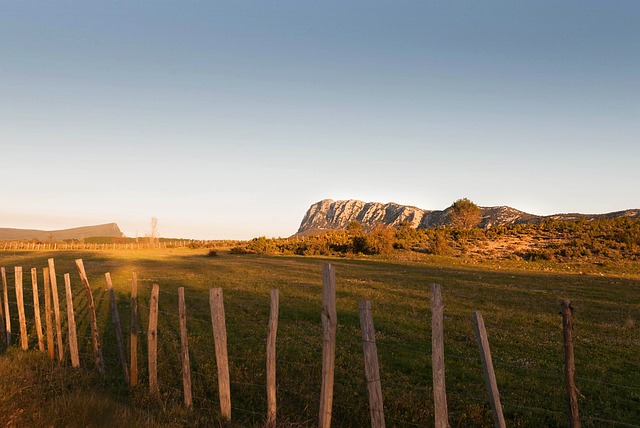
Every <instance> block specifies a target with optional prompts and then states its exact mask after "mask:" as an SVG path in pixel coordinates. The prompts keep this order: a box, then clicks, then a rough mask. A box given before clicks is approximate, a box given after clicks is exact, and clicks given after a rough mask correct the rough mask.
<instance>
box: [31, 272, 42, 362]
mask: <svg viewBox="0 0 640 428" xmlns="http://www.w3.org/2000/svg"><path fill="white" fill-rule="evenodd" d="M31 285H32V287H33V315H34V318H35V322H36V334H37V335H38V349H39V350H40V352H44V337H43V336H42V320H41V319H40V297H39V296H38V269H36V268H31Z"/></svg>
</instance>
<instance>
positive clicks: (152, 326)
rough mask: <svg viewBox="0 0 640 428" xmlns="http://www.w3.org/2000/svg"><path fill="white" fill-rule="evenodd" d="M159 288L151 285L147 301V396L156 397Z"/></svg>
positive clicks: (157, 390) (157, 391)
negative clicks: (149, 296)
mask: <svg viewBox="0 0 640 428" xmlns="http://www.w3.org/2000/svg"><path fill="white" fill-rule="evenodd" d="M159 294H160V286H159V285H158V284H153V288H152V289H151V298H150V299H149V329H148V331H147V342H148V346H147V349H148V356H149V395H151V396H152V397H158V394H159V389H158V297H159Z"/></svg>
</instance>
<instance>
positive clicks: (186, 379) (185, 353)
mask: <svg viewBox="0 0 640 428" xmlns="http://www.w3.org/2000/svg"><path fill="white" fill-rule="evenodd" d="M178 315H179V316H180V348H181V354H180V356H181V360H182V386H183V389H184V405H185V406H187V407H188V408H191V407H192V405H193V402H192V400H191V365H190V364H189V339H188V336H187V307H186V304H185V301H184V287H180V288H178Z"/></svg>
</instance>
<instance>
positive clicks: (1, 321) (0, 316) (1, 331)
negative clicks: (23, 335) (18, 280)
mask: <svg viewBox="0 0 640 428" xmlns="http://www.w3.org/2000/svg"><path fill="white" fill-rule="evenodd" d="M6 245H7V244H6V243H5V246H6ZM2 269H3V270H2V273H3V275H4V268H2ZM0 296H1V294H0ZM2 300H3V299H0V338H1V340H2V341H3V342H5V345H6V340H7V330H6V328H7V324H6V321H5V318H4V303H3V302H2Z"/></svg>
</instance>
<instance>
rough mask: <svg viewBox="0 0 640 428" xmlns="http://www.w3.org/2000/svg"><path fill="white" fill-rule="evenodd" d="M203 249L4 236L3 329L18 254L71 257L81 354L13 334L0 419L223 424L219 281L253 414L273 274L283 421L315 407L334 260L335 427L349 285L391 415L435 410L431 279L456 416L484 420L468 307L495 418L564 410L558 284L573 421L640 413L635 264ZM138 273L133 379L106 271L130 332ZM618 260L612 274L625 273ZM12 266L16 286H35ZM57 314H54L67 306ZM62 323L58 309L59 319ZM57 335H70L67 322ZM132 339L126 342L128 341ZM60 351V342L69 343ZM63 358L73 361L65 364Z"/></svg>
mask: <svg viewBox="0 0 640 428" xmlns="http://www.w3.org/2000/svg"><path fill="white" fill-rule="evenodd" d="M204 251H205V250H200V251H197V250H185V249H175V250H155V251H130V252H87V253H78V252H55V253H54V252H52V253H42V252H38V253H34V252H15V253H14V252H11V253H8V252H7V253H0V265H1V266H5V267H6V268H7V273H8V277H9V285H10V287H9V291H10V293H9V295H10V306H11V315H12V319H13V321H12V322H13V331H14V343H16V342H15V339H16V337H15V336H17V334H16V333H15V332H16V331H19V329H18V322H17V316H16V310H15V293H14V292H13V283H12V281H13V267H14V266H23V268H24V269H25V271H27V272H28V269H29V268H31V267H38V269H39V271H38V272H39V280H40V301H41V305H43V302H44V298H43V296H42V286H41V285H42V280H41V270H40V268H42V267H44V266H46V260H47V258H48V257H54V258H55V260H56V271H57V273H58V276H59V279H58V284H59V293H60V298H61V305H62V307H64V306H65V305H64V291H63V287H61V286H60V285H61V284H64V283H63V281H62V275H63V274H64V273H66V272H69V273H71V277H72V288H73V290H74V304H75V313H76V321H77V323H78V335H79V347H80V352H81V356H80V358H81V366H82V369H81V370H73V369H71V368H70V367H66V366H65V367H59V366H58V364H57V363H52V362H50V361H49V360H48V359H47V357H46V355H42V354H40V353H39V352H37V351H28V352H23V351H21V350H19V349H17V346H16V345H13V346H12V347H11V348H10V349H9V350H8V351H7V352H6V353H5V354H4V355H2V356H1V357H0V378H1V379H2V382H0V384H1V385H2V386H1V388H2V392H1V398H0V399H1V400H2V405H3V408H4V409H8V410H7V411H6V412H2V413H1V415H0V423H4V425H8V424H14V425H16V426H23V425H36V426H41V425H53V426H121V425H128V426H186V425H191V426H218V425H225V424H224V423H223V422H222V421H221V420H220V414H219V405H218V391H217V372H216V366H215V356H214V351H213V348H214V347H213V337H212V333H211V321H210V313H209V306H208V289H209V288H212V287H222V288H223V291H224V299H225V300H224V304H225V312H226V318H227V322H226V324H227V330H228V340H229V344H228V346H229V361H230V375H231V398H232V419H233V423H232V424H231V426H261V425H262V424H263V423H264V421H265V419H266V396H265V348H266V338H267V320H268V316H269V290H270V289H271V288H279V289H280V320H279V331H278V339H277V346H278V349H277V353H278V362H277V379H278V423H279V425H281V426H286V427H295V426H314V425H315V424H316V423H317V413H318V401H319V394H320V379H321V373H320V372H321V355H322V343H321V339H322V328H321V324H320V312H321V266H322V263H325V262H327V261H329V262H331V263H332V264H334V266H335V267H336V279H337V290H338V291H337V310H338V332H337V353H336V385H335V397H334V411H333V422H334V423H333V426H337V427H359V426H366V425H368V424H369V415H368V398H367V392H366V384H365V380H364V363H363V357H362V343H361V337H360V325H359V319H358V300H360V299H370V300H371V301H372V306H373V316H374V324H375V328H376V341H377V346H378V354H379V360H380V369H381V378H382V393H383V397H384V408H385V416H386V420H387V425H388V426H408V427H410V426H432V425H433V404H432V403H433V394H432V389H431V365H430V359H431V354H430V353H431V337H430V336H431V334H430V317H431V313H430V309H429V289H430V284H431V283H434V282H435V283H439V284H441V285H442V288H443V300H444V303H445V320H444V328H445V364H446V380H447V393H448V403H449V411H450V422H451V425H452V426H491V425H492V419H491V411H490V408H489V405H488V400H487V396H486V392H485V387H484V379H483V375H482V368H481V364H480V358H479V355H478V349H477V345H476V342H475V337H474V333H473V326H472V324H471V312H472V311H474V310H480V311H481V312H482V314H483V316H484V319H485V323H486V325H487V330H488V335H489V340H490V344H491V350H492V353H493V360H494V364H495V367H496V375H497V380H498V386H499V388H500V392H501V396H502V400H503V405H504V413H505V418H506V420H507V424H508V425H509V426H531V427H539V426H566V425H567V419H566V404H565V395H564V384H563V377H562V364H563V345H562V330H561V317H560V315H559V311H560V305H559V301H560V299H561V298H565V297H566V298H570V299H571V300H572V302H573V304H574V307H575V308H576V315H575V316H576V319H575V324H576V332H575V340H576V343H575V346H576V351H575V353H576V365H577V367H576V376H577V383H578V388H579V389H580V392H581V394H582V396H581V397H580V413H581V415H582V422H583V426H586V427H589V426H594V427H595V426H603V425H605V426H606V425H610V426H616V424H622V426H624V424H627V425H630V426H635V425H640V387H639V386H638V385H640V371H639V370H638V363H637V362H638V353H639V352H640V347H639V345H640V329H639V328H638V323H639V322H640V304H639V300H640V299H639V293H638V287H639V285H640V281H639V280H638V277H637V275H635V274H630V273H629V272H613V273H612V272H610V271H601V272H598V271H597V269H592V270H591V271H590V272H592V274H589V275H585V274H576V273H575V272H574V273H563V272H562V271H563V270H564V266H562V265H549V264H545V269H546V270H547V271H538V270H531V269H528V270H527V269H523V267H527V266H529V267H531V266H533V267H539V265H535V264H534V265H532V264H525V263H521V264H517V263H510V264H509V265H506V266H505V265H503V266H497V265H496V264H495V263H494V264H492V265H490V266H483V265H477V264H476V265H471V264H465V263H464V261H460V260H458V261H455V260H452V259H445V258H431V259H427V260H423V261H421V262H420V263H416V262H401V261H390V260H383V259H375V258H358V259H345V258H333V259H323V258H312V257H294V256H291V257H284V256H280V257H277V256H258V255H229V254H226V253H221V254H220V255H219V256H218V257H205V256H204ZM76 258H83V260H84V264H85V267H86V269H87V274H88V276H89V280H90V282H91V285H92V289H93V294H94V299H95V301H96V310H97V312H98V319H99V329H100V332H101V334H102V340H103V345H104V356H105V360H106V365H107V374H106V375H105V376H98V375H96V374H94V373H93V367H94V363H93V358H92V354H91V352H92V346H91V341H90V331H89V323H88V313H87V305H86V297H85V296H84V291H83V290H82V287H81V284H80V281H79V277H78V275H77V272H76V269H75V265H74V263H73V260H74V259H76ZM133 271H135V272H137V274H138V281H139V303H140V317H141V327H140V332H139V335H138V336H139V339H140V342H139V367H140V385H139V387H138V388H136V389H134V390H133V391H130V390H129V389H128V388H127V387H126V385H125V384H124V378H123V376H122V374H121V372H120V364H119V361H118V351H117V347H116V344H115V343H116V341H115V335H114V333H113V327H112V324H111V315H110V312H109V301H108V295H107V293H106V283H105V281H104V273H105V272H110V273H111V276H112V278H113V282H114V287H115V288H116V291H117V296H118V297H117V298H118V305H119V312H120V318H121V320H122V322H123V330H124V336H125V338H126V339H127V343H128V336H129V334H128V331H129V311H130V309H129V295H130V294H129V293H130V279H131V273H132V272H133ZM623 274H624V276H623ZM28 278H30V276H28V275H26V274H25V302H30V301H31V302H32V301H33V300H32V294H31V284H30V281H28V282H27V279H28ZM153 283H157V284H159V285H160V300H159V306H160V320H159V330H158V337H159V349H158V352H159V356H158V361H159V362H158V364H159V384H160V397H159V400H158V401H157V402H154V401H152V400H150V399H149V398H148V397H147V394H146V392H147V388H148V383H147V382H148V374H147V371H146V361H147V360H146V328H147V318H148V298H149V294H150V290H151V285H152V284H153ZM178 287H185V295H186V302H187V327H188V330H189V347H190V358H191V369H192V379H193V396H194V409H193V410H191V411H190V410H187V409H185V408H184V407H183V406H182V404H181V403H182V374H181V368H180V367H181V366H180V336H179V330H178V326H179V323H178V305H177V300H178V298H177V288H178ZM32 306H33V305H31V307H27V320H28V323H29V335H30V336H29V341H30V342H29V345H30V348H34V347H35V346H36V335H35V329H34V328H33V307H32ZM62 318H63V320H66V313H64V311H63V315H62ZM63 330H64V331H65V338H66V323H64V324H63ZM65 341H66V339H65ZM127 351H128V347H127ZM65 355H66V358H67V359H68V350H67V352H66V354H65ZM67 365H69V364H68V363H67Z"/></svg>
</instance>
